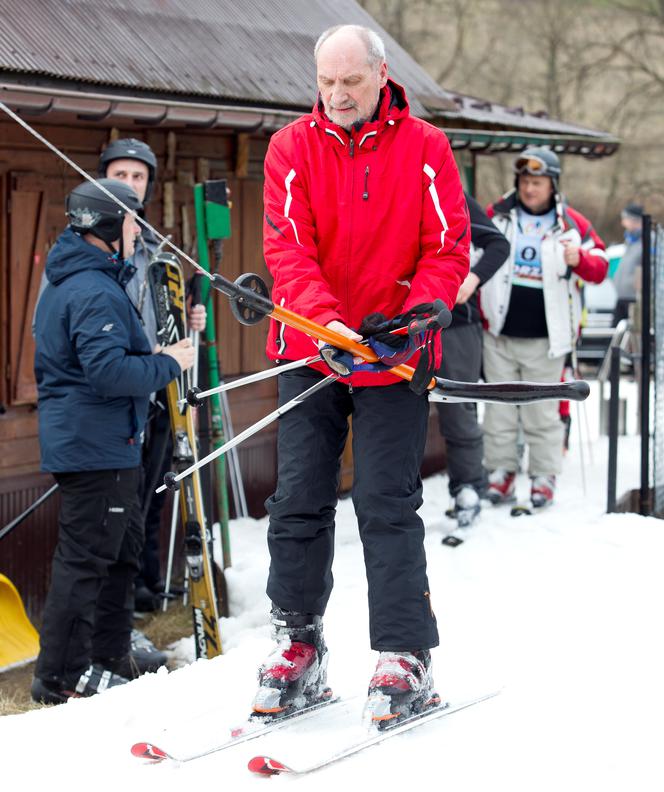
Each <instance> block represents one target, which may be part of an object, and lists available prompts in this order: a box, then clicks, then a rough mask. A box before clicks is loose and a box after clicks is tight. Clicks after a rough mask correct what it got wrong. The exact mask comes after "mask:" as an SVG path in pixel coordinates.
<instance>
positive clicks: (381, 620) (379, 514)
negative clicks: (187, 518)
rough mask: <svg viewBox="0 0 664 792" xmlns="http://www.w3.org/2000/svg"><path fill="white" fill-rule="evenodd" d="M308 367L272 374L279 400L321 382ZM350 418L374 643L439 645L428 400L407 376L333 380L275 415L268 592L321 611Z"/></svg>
mask: <svg viewBox="0 0 664 792" xmlns="http://www.w3.org/2000/svg"><path fill="white" fill-rule="evenodd" d="M321 377H322V375H321V374H319V373H318V372H316V371H314V370H312V369H302V370H297V371H293V372H285V373H284V374H280V375H279V404H284V403H285V402H287V401H289V400H290V399H292V398H293V397H295V396H297V395H298V394H300V393H302V392H303V391H305V390H306V389H307V388H308V387H310V386H311V385H313V384H314V382H316V381H317V380H319V379H321ZM349 415H352V416H353V462H354V478H353V492H352V496H353V505H354V507H355V514H356V515H357V520H358V525H359V531H360V538H361V540H362V545H363V548H364V561H365V568H366V575H367V582H368V588H369V630H370V640H371V647H372V648H373V649H376V650H379V651H412V650H417V649H427V648H430V647H433V646H437V645H438V631H437V628H436V618H435V616H434V613H433V610H432V608H431V598H430V595H429V583H428V580H427V574H426V557H425V553H424V525H423V523H422V520H421V519H420V517H419V516H418V514H417V510H418V509H419V507H420V506H421V505H422V480H421V478H420V465H421V461H422V456H423V454H424V446H425V442H426V431H427V421H428V415H429V402H428V399H427V396H426V395H424V396H417V395H415V394H414V393H413V392H412V391H411V390H410V388H409V387H408V383H406V382H403V383H398V384H395V385H388V386H384V387H368V388H355V389H353V390H351V389H350V388H349V387H348V385H344V384H341V383H333V384H332V385H330V386H328V387H326V388H323V389H322V390H320V391H318V392H317V393H315V394H314V395H313V396H311V397H310V398H308V399H307V400H305V401H304V402H303V403H302V404H300V405H299V406H297V407H295V408H294V409H293V410H291V411H290V412H288V413H286V414H285V415H283V416H282V417H281V418H280V419H279V430H278V480H277V489H276V492H275V493H274V495H272V496H271V497H270V498H268V499H267V501H266V504H265V505H266V508H267V511H268V514H269V516H270V523H269V528H268V546H269V550H270V559H271V563H270V574H269V578H268V585H267V594H268V596H269V597H270V599H271V600H272V602H273V603H274V604H276V605H278V606H279V607H281V608H284V609H286V610H292V611H297V612H298V613H310V614H318V615H321V616H322V615H323V614H324V612H325V608H326V606H327V602H328V599H329V597H330V593H331V591H332V583H333V580H332V559H333V556H334V518H335V511H336V504H337V498H338V494H337V491H338V485H339V471H340V460H341V455H342V452H343V449H344V445H345V441H346V437H347V434H348V417H349Z"/></svg>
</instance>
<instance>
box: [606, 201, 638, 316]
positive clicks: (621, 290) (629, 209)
mask: <svg viewBox="0 0 664 792" xmlns="http://www.w3.org/2000/svg"><path fill="white" fill-rule="evenodd" d="M620 222H621V224H622V227H623V229H624V232H625V252H624V253H623V255H622V258H621V259H620V263H619V264H618V269H617V270H616V272H615V275H614V276H613V283H614V285H615V287H616V296H617V298H618V299H617V302H616V307H615V309H614V311H613V327H616V326H617V324H618V322H620V321H621V319H628V318H629V307H630V305H632V304H633V303H635V302H636V273H637V271H638V269H639V267H640V266H641V259H642V257H643V242H642V240H641V230H642V225H643V207H642V206H641V205H640V204H636V203H629V204H627V206H626V207H625V208H624V209H623V210H622V212H621V213H620Z"/></svg>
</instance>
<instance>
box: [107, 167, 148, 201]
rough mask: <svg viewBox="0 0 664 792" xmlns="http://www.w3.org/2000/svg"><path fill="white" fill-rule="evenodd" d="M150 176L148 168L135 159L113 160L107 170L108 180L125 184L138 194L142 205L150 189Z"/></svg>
mask: <svg viewBox="0 0 664 792" xmlns="http://www.w3.org/2000/svg"><path fill="white" fill-rule="evenodd" d="M149 176H150V173H149V171H148V166H147V165H146V164H145V163H144V162H139V161H138V160H134V159H117V160H113V161H112V162H111V163H110V164H109V166H108V168H106V178H107V179H117V180H118V181H121V182H124V183H125V184H126V185H128V186H129V187H131V189H132V190H133V191H134V192H135V193H136V195H137V196H138V198H139V200H140V201H141V203H142V202H143V200H144V198H145V192H146V190H147V189H148V178H149Z"/></svg>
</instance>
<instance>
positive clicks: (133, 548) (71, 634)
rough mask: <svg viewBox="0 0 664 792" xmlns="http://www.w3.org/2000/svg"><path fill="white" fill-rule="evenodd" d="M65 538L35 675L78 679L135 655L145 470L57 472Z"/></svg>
mask: <svg viewBox="0 0 664 792" xmlns="http://www.w3.org/2000/svg"><path fill="white" fill-rule="evenodd" d="M55 479H56V481H57V482H58V484H59V485H60V497H61V505H60V515H59V529H60V532H59V536H58V544H57V546H56V548H55V555H54V557H53V565H52V571H51V585H50V588H49V592H48V596H47V598H46V605H45V609H44V618H43V626H42V631H41V636H40V652H39V657H38V659H37V667H36V670H35V676H36V677H38V678H40V679H44V680H48V681H51V682H62V681H66V682H69V683H73V682H75V681H76V680H77V679H78V677H79V676H80V674H81V673H82V672H83V671H84V670H85V669H86V668H87V667H88V666H89V664H90V662H91V661H92V660H93V659H105V658H118V657H122V656H124V655H125V654H127V652H128V651H129V641H130V636H131V627H132V621H133V610H134V578H135V577H136V573H137V572H138V569H139V557H140V554H141V549H142V547H143V523H142V520H141V514H140V506H139V500H138V488H139V481H140V468H131V469H127V470H99V471H90V472H80V473H56V474H55Z"/></svg>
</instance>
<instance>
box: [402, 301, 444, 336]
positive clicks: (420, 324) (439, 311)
mask: <svg viewBox="0 0 664 792" xmlns="http://www.w3.org/2000/svg"><path fill="white" fill-rule="evenodd" d="M433 311H434V313H433V315H432V316H429V317H427V318H426V319H413V321H412V322H411V323H410V324H409V325H408V333H409V334H410V335H417V334H418V333H426V331H427V330H444V329H445V328H446V327H449V325H450V322H451V321H452V312H451V311H450V309H449V308H448V307H447V306H446V305H445V303H444V302H443V301H442V300H434V303H433Z"/></svg>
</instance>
